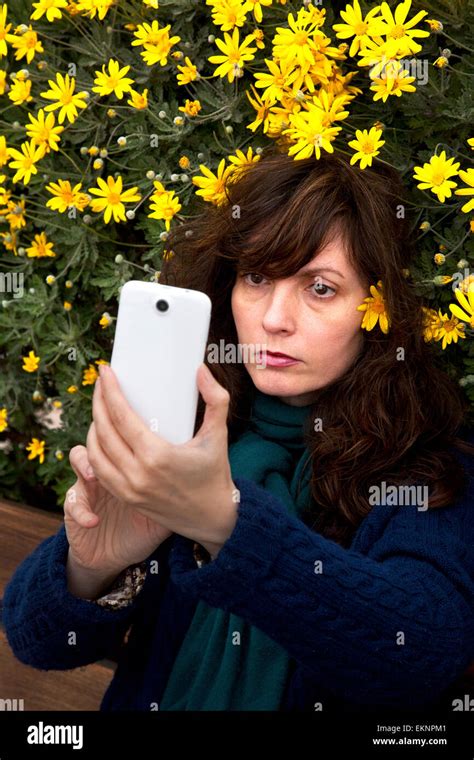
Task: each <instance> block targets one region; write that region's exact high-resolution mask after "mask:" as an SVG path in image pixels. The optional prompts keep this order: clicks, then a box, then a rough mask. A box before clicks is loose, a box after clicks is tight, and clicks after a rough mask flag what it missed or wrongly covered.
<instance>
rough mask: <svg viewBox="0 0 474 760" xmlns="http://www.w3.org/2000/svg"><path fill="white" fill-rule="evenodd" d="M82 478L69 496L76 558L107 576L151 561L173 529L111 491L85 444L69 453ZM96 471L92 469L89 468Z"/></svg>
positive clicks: (69, 533)
mask: <svg viewBox="0 0 474 760" xmlns="http://www.w3.org/2000/svg"><path fill="white" fill-rule="evenodd" d="M69 461H70V463H71V467H72V468H73V470H74V472H75V473H76V475H77V480H76V482H75V484H74V485H73V486H71V488H70V489H69V490H68V492H67V494H66V500H65V502H64V524H65V528H66V534H67V538H68V542H69V547H70V548H69V554H70V556H71V558H72V560H73V561H74V562H75V563H76V564H77V565H79V566H80V567H81V568H83V569H85V570H91V571H97V573H101V574H103V575H104V576H105V575H107V574H111V575H113V574H118V573H120V572H121V571H122V570H124V569H125V568H126V567H128V566H129V565H134V564H136V563H138V562H141V561H142V560H144V559H146V558H147V557H148V556H149V555H150V554H151V553H152V552H153V551H154V550H155V549H156V548H157V547H158V546H159V545H160V544H161V543H162V542H163V541H164V540H165V539H166V538H168V536H170V535H171V531H169V530H167V529H166V528H163V527H162V526H160V525H159V524H158V523H157V522H156V521H154V520H150V519H148V518H147V517H146V516H145V515H143V514H141V513H140V512H138V511H136V510H131V509H130V507H129V506H128V505H127V504H125V503H124V502H123V501H121V500H120V499H117V497H115V496H113V495H112V494H111V493H109V492H108V491H107V490H106V489H105V488H104V486H103V485H102V484H101V483H99V481H98V480H97V479H96V478H95V477H94V474H93V473H92V472H91V471H90V466H89V460H88V457H87V450H86V448H85V446H74V447H73V448H72V449H71V451H70V452H69ZM89 471H90V472H89Z"/></svg>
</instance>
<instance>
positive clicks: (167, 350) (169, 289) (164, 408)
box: [110, 280, 212, 444]
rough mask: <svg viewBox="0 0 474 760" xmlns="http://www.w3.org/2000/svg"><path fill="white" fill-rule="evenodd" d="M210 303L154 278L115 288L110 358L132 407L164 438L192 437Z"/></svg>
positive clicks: (198, 294) (196, 293)
mask: <svg viewBox="0 0 474 760" xmlns="http://www.w3.org/2000/svg"><path fill="white" fill-rule="evenodd" d="M211 307H212V304H211V300H210V298H209V296H207V295H206V294H205V293H201V292H200V291H197V290H188V289H186V288H178V287H174V286H171V285H162V284H160V283H154V282H141V281H139V280H130V281H129V282H127V283H126V284H125V285H124V286H123V287H122V290H121V292H120V299H119V309H118V316H117V323H116V330H115V337H114V342H113V349H112V358H111V362H110V364H111V367H112V369H113V370H114V372H115V373H116V375H117V379H118V381H119V383H120V386H121V389H122V392H123V394H124V396H125V398H126V399H127V401H128V403H129V404H130V406H131V407H132V409H133V410H134V411H136V413H137V414H138V415H139V416H140V417H141V418H142V420H143V421H144V422H145V423H146V425H147V426H148V427H149V428H150V430H152V432H154V433H156V434H157V435H159V436H161V437H162V438H165V439H166V440H167V441H169V442H170V443H176V444H179V443H186V441H189V440H190V439H191V438H192V437H193V433H194V426H195V424H196V412H197V402H198V397H199V391H198V387H197V380H196V372H197V369H198V367H199V365H200V364H202V363H203V361H204V357H205V351H206V345H207V340H208V335H209V324H210V318H211Z"/></svg>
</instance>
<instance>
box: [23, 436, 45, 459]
mask: <svg viewBox="0 0 474 760" xmlns="http://www.w3.org/2000/svg"><path fill="white" fill-rule="evenodd" d="M44 447H45V441H40V440H39V438H32V439H31V441H30V442H29V444H28V446H27V447H26V450H27V451H29V452H30V453H29V454H28V459H36V457H38V458H39V461H40V464H43V462H44Z"/></svg>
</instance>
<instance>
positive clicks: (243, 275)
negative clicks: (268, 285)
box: [241, 272, 265, 285]
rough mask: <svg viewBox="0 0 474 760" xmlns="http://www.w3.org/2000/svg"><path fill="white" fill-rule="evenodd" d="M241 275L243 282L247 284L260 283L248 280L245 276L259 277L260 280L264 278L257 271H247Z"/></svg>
mask: <svg viewBox="0 0 474 760" xmlns="http://www.w3.org/2000/svg"><path fill="white" fill-rule="evenodd" d="M241 277H243V278H244V280H245V282H247V283H248V284H249V285H260V284H261V282H250V280H248V279H247V277H260V278H261V280H264V279H265V278H264V277H263V275H261V274H258V273H257V272H247V273H244V274H242V275H241Z"/></svg>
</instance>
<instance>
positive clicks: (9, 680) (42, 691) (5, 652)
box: [0, 501, 116, 710]
mask: <svg viewBox="0 0 474 760" xmlns="http://www.w3.org/2000/svg"><path fill="white" fill-rule="evenodd" d="M61 521H62V515H61V514H59V513H58V514H56V513H52V512H46V511H45V510H42V509H36V508H34V507H27V506H24V505H23V504H18V503H16V502H7V501H0V558H1V559H0V599H1V598H2V597H3V592H4V589H5V585H6V583H7V581H8V580H9V579H10V578H11V576H12V575H13V572H14V571H15V569H16V568H17V567H18V565H19V564H20V563H21V562H22V561H23V559H24V558H25V557H26V556H28V554H30V553H31V552H32V551H33V550H34V549H35V548H36V547H37V546H38V544H39V543H40V542H41V541H43V540H44V539H45V538H48V536H52V535H53V534H54V533H56V532H57V530H58V529H59V527H60V525H61ZM115 668H116V664H115V663H113V662H111V661H109V660H104V661H101V662H97V663H93V664H92V665H87V666H85V667H81V668H75V669H74V670H62V671H55V670H54V671H53V670H48V671H42V670H37V669H36V668H31V667H30V666H29V665H24V664H23V663H21V662H20V661H19V660H17V659H16V657H14V655H13V653H12V651H11V649H10V646H9V644H8V641H7V639H6V636H5V631H4V630H2V627H1V625H0V710H9V709H24V710H98V709H99V706H100V703H101V700H102V697H103V695H104V693H105V691H106V689H107V687H108V685H109V683H110V681H111V680H112V677H113V674H114V671H115ZM2 700H4V701H2ZM8 700H12V702H11V703H10V702H8ZM14 700H23V702H21V701H17V702H15V701H14Z"/></svg>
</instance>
